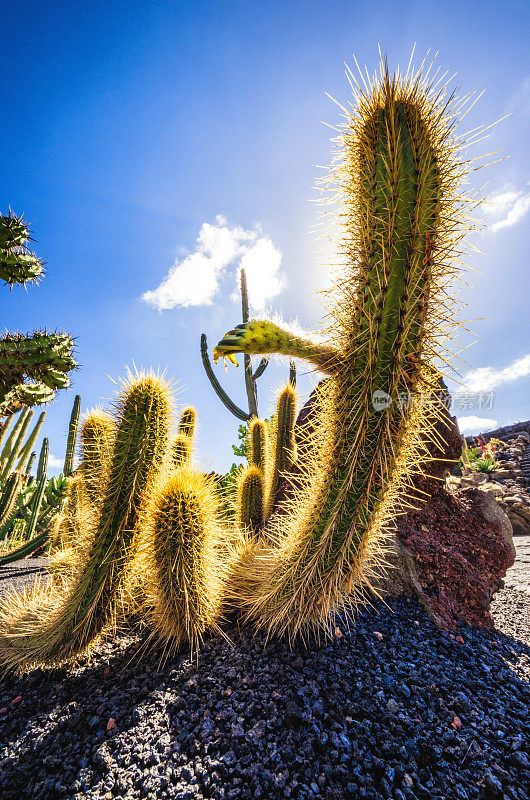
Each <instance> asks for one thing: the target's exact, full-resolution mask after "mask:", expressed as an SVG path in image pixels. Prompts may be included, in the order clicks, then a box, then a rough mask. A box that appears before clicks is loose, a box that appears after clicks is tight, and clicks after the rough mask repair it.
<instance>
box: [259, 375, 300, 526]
mask: <svg viewBox="0 0 530 800" xmlns="http://www.w3.org/2000/svg"><path fill="white" fill-rule="evenodd" d="M295 422H296V392H295V390H294V389H293V387H292V385H291V384H290V383H289V384H288V385H287V386H286V387H285V389H283V390H282V391H281V392H280V395H279V397H278V403H277V406H276V424H275V431H274V457H273V459H272V469H271V475H270V483H269V487H268V494H267V506H266V509H265V519H268V518H269V517H270V515H271V513H272V509H273V507H274V502H275V499H276V493H277V491H278V485H279V483H280V480H281V478H282V477H284V476H286V475H287V474H288V473H289V471H290V470H291V468H292V466H293V464H294V462H295V460H296V443H295V440H294V424H295Z"/></svg>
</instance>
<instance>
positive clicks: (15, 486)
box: [0, 472, 24, 529]
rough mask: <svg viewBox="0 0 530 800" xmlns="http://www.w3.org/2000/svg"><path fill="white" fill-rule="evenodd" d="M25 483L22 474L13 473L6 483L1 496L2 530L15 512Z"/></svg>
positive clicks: (0, 525) (0, 526) (0, 523)
mask: <svg viewBox="0 0 530 800" xmlns="http://www.w3.org/2000/svg"><path fill="white" fill-rule="evenodd" d="M23 482H24V477H23V475H22V474H21V473H20V472H12V473H11V475H10V476H9V478H8V479H7V481H6V482H5V485H4V487H3V489H2V492H1V494H0V529H1V528H3V526H4V524H5V523H6V522H7V520H8V519H10V517H11V515H12V513H13V511H14V510H15V507H16V504H17V500H18V496H19V494H20V490H21V488H22V484H23Z"/></svg>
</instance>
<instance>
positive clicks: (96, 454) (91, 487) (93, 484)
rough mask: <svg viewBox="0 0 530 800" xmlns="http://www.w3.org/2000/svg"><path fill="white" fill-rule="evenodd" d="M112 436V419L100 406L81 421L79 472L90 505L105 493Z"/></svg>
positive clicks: (98, 500) (114, 436) (112, 444)
mask: <svg viewBox="0 0 530 800" xmlns="http://www.w3.org/2000/svg"><path fill="white" fill-rule="evenodd" d="M115 438H116V424H115V422H114V420H113V418H112V417H111V415H110V414H107V413H106V412H105V411H102V410H101V409H99V408H95V409H93V410H92V411H90V412H89V413H88V414H87V416H86V417H85V419H84V420H83V422H82V423H81V455H82V459H81V473H82V475H83V479H84V482H85V486H86V492H87V497H88V499H89V500H90V502H91V503H93V504H97V503H99V502H100V501H101V500H102V498H103V496H104V494H105V487H106V483H107V477H108V471H109V468H110V464H111V459H112V452H113V449H114V440H115Z"/></svg>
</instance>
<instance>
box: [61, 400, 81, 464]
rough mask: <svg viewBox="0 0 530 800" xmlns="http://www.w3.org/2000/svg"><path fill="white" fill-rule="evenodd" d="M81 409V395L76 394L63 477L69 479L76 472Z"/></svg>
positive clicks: (69, 427)
mask: <svg viewBox="0 0 530 800" xmlns="http://www.w3.org/2000/svg"><path fill="white" fill-rule="evenodd" d="M80 409H81V395H80V394H76V396H75V400H74V406H73V408H72V414H71V416H70V424H69V426H68V440H67V443H66V455H65V457H64V466H63V475H64V477H65V478H68V477H69V476H70V475H71V474H72V472H73V471H74V454H75V445H76V442H77V428H78V425H79V411H80Z"/></svg>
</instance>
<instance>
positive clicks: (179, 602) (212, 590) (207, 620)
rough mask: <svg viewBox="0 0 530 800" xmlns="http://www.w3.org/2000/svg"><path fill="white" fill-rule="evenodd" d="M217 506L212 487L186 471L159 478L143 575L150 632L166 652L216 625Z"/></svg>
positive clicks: (219, 574) (219, 576)
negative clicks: (145, 583) (145, 585)
mask: <svg viewBox="0 0 530 800" xmlns="http://www.w3.org/2000/svg"><path fill="white" fill-rule="evenodd" d="M222 539H223V534H222V533H221V531H220V529H219V525H218V505H217V500H216V494H215V490H214V488H213V485H212V484H211V482H210V481H208V479H206V478H205V477H204V476H202V475H200V474H198V473H196V472H193V471H192V470H189V469H185V468H184V469H181V470H179V471H178V472H173V473H169V474H168V475H166V476H163V477H162V478H161V480H160V482H159V483H158V484H157V486H156V487H155V490H154V494H153V498H152V500H151V503H150V506H149V522H148V526H147V530H146V532H145V562H144V563H145V565H146V569H145V574H146V576H147V594H148V598H149V601H148V603H150V609H149V607H148V611H147V613H148V618H149V620H150V624H151V627H152V629H153V636H154V637H155V638H156V639H157V640H159V641H160V642H161V643H162V644H163V645H164V646H165V648H166V650H167V651H168V652H172V651H173V650H175V649H176V648H177V647H178V646H179V645H180V643H181V642H183V641H187V642H189V643H190V645H191V649H192V651H193V650H195V649H196V648H197V647H198V645H199V644H200V642H201V640H202V638H203V636H204V634H205V632H206V631H207V630H208V629H217V623H218V618H219V613H220V607H221V589H222V585H223V576H224V573H223V567H222V560H221V559H220V558H219V546H220V543H221V542H222Z"/></svg>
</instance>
